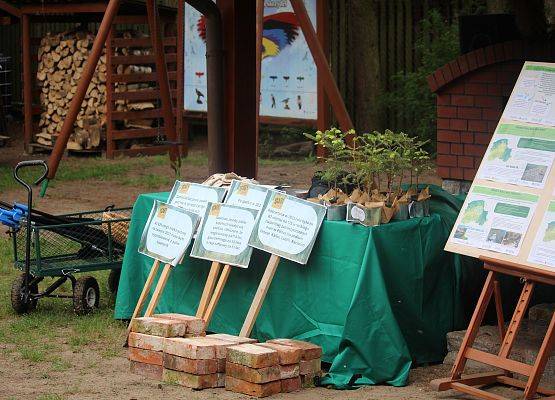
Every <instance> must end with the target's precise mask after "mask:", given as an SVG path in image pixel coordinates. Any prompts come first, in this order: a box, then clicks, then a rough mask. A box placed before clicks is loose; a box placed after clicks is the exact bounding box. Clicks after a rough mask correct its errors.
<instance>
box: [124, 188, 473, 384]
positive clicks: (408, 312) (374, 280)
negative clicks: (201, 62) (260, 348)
mask: <svg viewBox="0 0 555 400" xmlns="http://www.w3.org/2000/svg"><path fill="white" fill-rule="evenodd" d="M431 191H432V199H431V204H430V209H431V213H432V215H431V216H430V217H425V218H417V219H411V220H407V221H399V222H392V223H389V224H386V225H381V226H378V227H373V228H369V227H364V226H362V225H356V224H350V223H347V222H344V221H324V223H323V225H322V228H321V230H320V232H319V235H318V238H317V241H316V244H315V246H314V249H313V251H312V254H311V256H310V259H309V261H308V264H307V265H300V264H296V263H294V262H290V261H287V260H283V259H282V260H281V262H280V264H279V267H278V269H277V272H276V275H275V277H274V279H273V281H272V284H271V286H270V289H269V291H268V294H267V297H266V300H265V302H264V304H263V306H262V309H261V311H260V314H259V316H258V319H257V321H256V325H255V327H254V329H253V332H252V335H251V336H252V337H254V338H257V339H259V340H260V341H264V340H266V339H270V338H279V337H283V338H297V339H301V340H308V341H310V342H313V343H316V344H318V345H320V346H322V348H323V357H322V358H323V361H325V362H329V363H331V368H330V371H329V374H328V375H327V376H326V377H325V378H324V381H323V383H325V384H330V385H334V386H336V387H338V388H341V387H343V388H346V387H351V386H353V385H359V384H378V383H389V384H391V385H395V386H402V385H405V384H406V383H407V379H408V375H409V369H410V367H411V365H412V363H413V362H415V363H427V362H437V361H441V360H442V359H443V357H444V355H445V353H446V340H445V334H446V333H447V332H449V331H452V330H455V329H460V328H463V327H464V316H463V309H462V301H461V291H463V290H464V286H465V285H466V284H468V279H467V277H465V275H464V274H465V269H467V268H463V266H462V263H463V262H468V260H465V259H464V258H462V257H460V256H458V255H454V254H451V253H447V252H445V251H443V247H444V244H445V242H446V240H447V237H448V235H449V232H450V230H451V227H452V226H453V224H454V222H455V218H456V216H457V213H458V210H459V208H460V207H461V205H462V202H461V201H460V200H458V199H456V198H455V197H453V196H451V195H449V194H447V193H446V192H444V191H442V190H441V189H439V188H437V187H432V188H431ZM167 195H168V194H167V193H156V194H144V195H140V196H139V197H138V199H137V201H136V203H135V206H134V208H133V214H132V219H131V225H130V230H129V238H128V241H127V247H126V250H125V257H124V261H123V267H122V272H121V278H120V283H119V288H118V294H117V299H116V307H115V317H116V318H118V319H129V318H130V317H131V315H132V313H133V309H134V307H135V304H136V303H137V300H138V298H139V295H140V293H141V290H142V288H143V285H144V283H145V281H146V278H147V275H148V273H149V271H150V268H151V265H152V263H153V260H152V259H150V258H148V257H146V256H143V255H141V254H139V253H138V252H137V248H138V245H139V239H140V237H141V233H142V231H143V228H144V225H145V223H146V220H147V218H148V215H149V212H150V209H151V207H152V204H153V201H154V200H155V199H159V200H165V199H166V198H167ZM268 259H269V255H268V254H267V253H264V252H262V251H258V250H255V251H254V253H253V257H252V259H251V262H250V265H249V268H247V269H243V268H233V270H232V272H231V274H230V277H229V280H228V282H227V285H226V287H225V289H224V291H223V294H222V297H221V300H220V302H219V304H218V306H217V308H216V310H215V314H214V317H213V319H212V321H211V323H210V326H209V327H208V330H209V331H212V332H218V333H229V334H238V333H239V331H240V329H241V326H242V324H243V321H244V319H245V316H246V314H247V311H248V308H249V306H250V304H251V301H252V299H253V297H254V293H255V292H256V289H257V286H258V283H259V282H260V278H261V276H262V274H263V271H264V268H265V266H266V263H267V261H268ZM209 269H210V262H208V261H205V260H199V259H194V258H191V257H185V259H184V261H183V263H182V264H180V265H178V266H177V267H175V268H174V270H173V271H172V273H171V276H170V278H169V281H168V284H167V286H166V289H165V291H164V293H163V295H162V297H161V299H160V302H159V305H158V307H157V312H160V313H162V312H178V313H183V314H188V315H194V314H195V312H196V308H197V306H198V302H199V299H200V296H201V293H202V289H203V287H204V284H205V282H206V278H207V275H208V271H209Z"/></svg>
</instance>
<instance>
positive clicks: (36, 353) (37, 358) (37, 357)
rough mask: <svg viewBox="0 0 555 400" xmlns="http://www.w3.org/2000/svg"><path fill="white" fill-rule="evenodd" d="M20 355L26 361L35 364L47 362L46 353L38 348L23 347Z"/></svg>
mask: <svg viewBox="0 0 555 400" xmlns="http://www.w3.org/2000/svg"><path fill="white" fill-rule="evenodd" d="M19 354H21V357H22V358H23V359H24V360H29V361H31V362H33V363H38V362H42V361H44V360H46V353H45V352H44V351H43V350H41V349H37V348H30V347H22V348H20V349H19Z"/></svg>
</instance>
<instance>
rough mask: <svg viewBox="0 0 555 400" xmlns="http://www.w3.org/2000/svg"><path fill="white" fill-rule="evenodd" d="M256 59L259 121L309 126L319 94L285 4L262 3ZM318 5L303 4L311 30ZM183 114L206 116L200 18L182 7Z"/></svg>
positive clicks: (309, 0) (283, 0) (313, 1)
mask: <svg viewBox="0 0 555 400" xmlns="http://www.w3.org/2000/svg"><path fill="white" fill-rule="evenodd" d="M264 3H265V5H264V18H263V24H264V26H263V34H262V35H263V37H262V54H261V59H262V61H261V85H260V92H261V94H260V116H261V121H262V122H268V123H279V122H280V121H287V122H288V123H290V122H293V121H298V122H300V123H304V124H313V125H314V124H315V123H316V120H317V119H318V103H319V102H318V99H319V96H323V95H324V93H323V90H319V85H318V76H317V75H318V74H317V68H316V64H315V63H314V60H313V57H312V54H311V52H310V49H309V47H308V44H307V42H306V40H305V37H304V35H303V32H302V30H301V28H300V26H299V23H298V21H297V18H296V16H295V13H294V12H293V8H292V6H291V4H290V2H289V0H279V1H273V0H271V1H270V0H266V1H265V2H264ZM321 3H322V2H321V1H319V0H304V4H305V7H306V9H307V12H308V14H309V16H310V19H311V21H312V23H313V26H314V27H315V29H317V30H318V29H320V27H318V26H317V21H318V20H321V19H319V18H318V16H319V13H321V12H323V11H322V7H323V6H322V4H321ZM183 18H184V29H183V109H184V111H185V113H188V114H191V113H206V111H207V90H206V88H207V81H206V79H207V71H206V56H205V54H206V43H205V39H206V30H205V23H204V17H203V16H202V15H201V14H200V13H199V12H198V11H197V10H195V9H194V8H193V7H191V6H190V5H188V4H185V6H184V12H183Z"/></svg>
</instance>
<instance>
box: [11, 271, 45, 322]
mask: <svg viewBox="0 0 555 400" xmlns="http://www.w3.org/2000/svg"><path fill="white" fill-rule="evenodd" d="M30 279H32V278H30ZM24 285H25V274H20V275H19V276H18V277H17V278H15V279H14V281H13V283H12V293H11V300H12V308H13V309H14V311H15V312H16V313H17V314H25V313H27V312H29V311H33V310H34V309H35V308H37V299H34V300H29V301H28V302H26V303H25V302H24V300H23V287H24ZM30 290H31V294H37V293H38V292H39V285H38V284H37V283H35V284H32V285H31V287H30Z"/></svg>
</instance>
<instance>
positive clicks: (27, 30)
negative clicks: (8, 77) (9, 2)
mask: <svg viewBox="0 0 555 400" xmlns="http://www.w3.org/2000/svg"><path fill="white" fill-rule="evenodd" d="M21 41H22V42H23V44H22V48H23V51H22V53H23V54H22V58H23V115H24V126H23V129H24V130H23V146H24V149H25V151H26V152H29V144H30V143H31V140H32V139H33V82H34V79H33V76H32V73H31V26H30V23H29V15H28V14H23V16H22V17H21Z"/></svg>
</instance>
